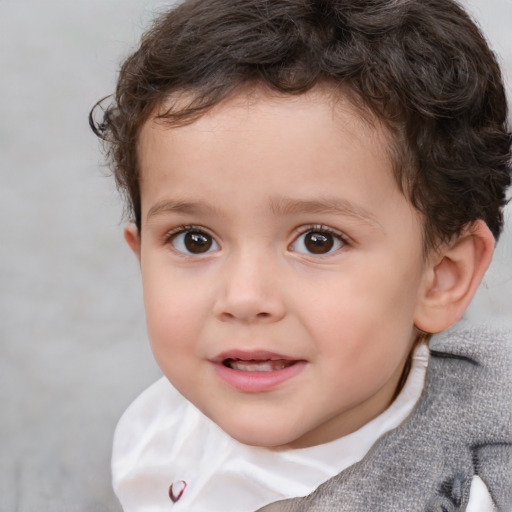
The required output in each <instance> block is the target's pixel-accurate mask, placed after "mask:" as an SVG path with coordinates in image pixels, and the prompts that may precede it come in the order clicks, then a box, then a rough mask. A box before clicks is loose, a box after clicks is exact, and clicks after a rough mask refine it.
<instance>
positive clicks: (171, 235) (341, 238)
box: [163, 224, 351, 256]
mask: <svg viewBox="0 0 512 512" xmlns="http://www.w3.org/2000/svg"><path fill="white" fill-rule="evenodd" d="M187 232H192V233H200V234H204V235H206V236H207V237H209V238H211V239H212V241H213V243H214V244H215V245H217V246H218V243H217V241H216V239H215V237H214V236H213V235H211V234H210V233H209V232H208V231H207V230H206V229H204V228H203V227H201V226H197V225H194V224H187V225H182V226H178V227H176V228H174V229H172V230H170V231H168V232H167V233H166V234H165V235H164V237H163V243H164V244H165V245H167V244H172V242H173V241H174V240H175V239H176V238H177V237H178V236H179V235H181V234H184V233H187ZM307 233H320V234H327V235H330V236H332V237H333V238H334V239H335V240H337V241H338V242H340V243H341V244H342V245H341V247H340V248H338V249H336V250H334V251H331V250H329V251H328V252H326V253H318V254H316V256H327V255H329V254H331V253H332V252H337V251H338V250H340V249H341V248H343V247H344V246H347V245H350V243H351V242H350V239H349V238H348V237H347V236H346V235H345V234H343V233H341V232H340V231H337V230H335V229H332V228H330V227H328V226H325V225H323V224H311V225H308V226H301V227H300V228H298V229H296V230H295V236H294V239H293V242H292V243H291V244H290V245H289V247H291V246H292V245H293V244H295V243H296V242H297V241H298V240H299V239H300V237H301V236H303V235H306V234H307ZM175 250H176V251H177V252H179V253H181V254H184V255H194V256H197V255H200V254H202V253H200V252H199V253H196V254H194V253H191V252H185V251H182V250H180V249H177V248H175ZM292 251H293V252H299V253H303V254H306V252H302V251H294V250H293V249H292ZM208 252H210V251H209V248H208V249H207V250H206V251H205V252H204V254H206V253H208ZM309 254H311V255H313V256H315V254H314V253H313V252H309Z"/></svg>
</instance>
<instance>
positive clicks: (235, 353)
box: [210, 349, 299, 363]
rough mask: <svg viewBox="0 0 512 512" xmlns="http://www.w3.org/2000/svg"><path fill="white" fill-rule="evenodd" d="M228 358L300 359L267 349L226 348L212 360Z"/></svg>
mask: <svg viewBox="0 0 512 512" xmlns="http://www.w3.org/2000/svg"><path fill="white" fill-rule="evenodd" d="M226 359H239V360H241V361H280V360H283V361H298V360H299V359H297V358H296V357H290V356H285V355H283V354H278V353H276V352H269V351H267V350H239V349H234V350H226V351H225V352H222V353H220V354H218V355H216V356H215V357H213V358H211V359H210V361H211V362H213V363H222V362H223V361H225V360H226Z"/></svg>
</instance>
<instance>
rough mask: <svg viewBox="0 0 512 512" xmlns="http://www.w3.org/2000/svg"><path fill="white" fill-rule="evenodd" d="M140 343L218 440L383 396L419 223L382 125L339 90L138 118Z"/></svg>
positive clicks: (408, 294) (301, 432)
mask: <svg viewBox="0 0 512 512" xmlns="http://www.w3.org/2000/svg"><path fill="white" fill-rule="evenodd" d="M139 156H140V167H141V174H142V180H141V194H142V195H141V199H142V228H141V236H140V239H139V237H138V234H137V232H136V230H135V229H134V228H133V227H132V228H129V229H128V230H127V235H126V236H127V239H128V242H129V243H130V245H131V246H132V247H133V248H134V249H135V250H136V252H138V254H139V255H140V261H141V268H142V277H143V284H144V299H145V306H146V313H147V323H148V330H149V337H150V340H151V344H152V348H153V351H154V353H155V356H156V359H157V361H158V363H159V365H160V367H161V368H162V370H163V372H164V373H165V375H166V376H167V377H168V378H169V380H170V381H171V382H172V383H173V384H174V386H175V387H176V388H177V389H178V390H179V391H180V392H181V393H182V394H183V395H184V396H186V397H187V398H188V399H189V400H190V401H191V402H192V403H194V404H195V405H196V406H197V407H198V408H199V409H201V410H202V411H203V412H204V413H205V414H206V415H207V416H209V417H210V418H211V419H212V420H213V421H215V422H216V423H217V424H218V425H219V426H220V427H221V428H223V429H224V430H225V431H226V432H227V433H228V434H230V435H231V436H232V437H234V438H235V439H238V440H239V441H241V442H244V443H247V444H255V445H262V446H283V445H292V446H307V445H313V444H319V443H324V442H327V441H330V440H332V439H335V438H337V437H340V436H342V435H346V434H348V433H350V432H352V431H354V430H356V429H357V428H359V427H360V426H362V425H363V424H365V423H367V422H368V421H369V420H370V419H372V418H373V417H375V416H376V415H378V414H379V413H380V412H382V411H383V410H384V409H385V408H386V407H387V406H388V405H389V403H390V401H391V400H392V397H393V395H394V393H395V390H396V387H397V385H398V382H399V379H400V377H401V374H402V371H403V368H404V364H405V361H406V359H407V356H408V354H409V352H410V350H411V346H412V343H413V340H414V337H415V334H414V333H415V329H414V322H415V320H416V316H417V315H418V314H420V313H419V312H420V303H421V291H422V283H423V279H424V275H425V272H426V270H425V269H426V264H425V263H424V259H423V254H422V221H421V218H420V216H419V214H418V213H417V212H416V211H415V210H414V209H413V207H412V206H411V205H410V204H409V202H408V201H407V199H406V198H405V197H404V196H403V195H402V193H401V192H400V191H399V189H398V187H397V185H396V183H395V179H394V177H393V169H392V162H391V160H390V156H389V151H388V147H387V141H386V134H385V132H384V131H383V130H382V129H381V128H379V127H376V128H371V127H370V126H369V125H368V124H365V122H364V121H362V120H361V117H360V116H359V115H358V114H357V112H356V111H355V110H354V108H353V107H351V106H350V104H349V103H348V102H347V101H344V100H343V99H341V100H339V101H337V102H336V101H334V100H332V98H331V97H330V96H329V95H328V94H327V93H325V92H322V91H321V90H318V89H317V90H315V91H313V92H310V93H308V94H306V95H303V96H297V97H280V96H270V95H267V94H266V93H264V92H261V91H260V92H258V91H255V92H254V93H253V94H252V95H244V94H241V95H239V96H237V97H234V98H231V99H229V100H228V101H225V102H224V103H221V104H220V105H218V106H216V107H215V108H214V109H213V110H212V111H211V112H209V113H207V114H206V115H204V116H203V117H201V118H200V119H198V120H197V121H195V122H194V123H192V124H190V125H187V126H182V127H176V128H170V127H168V126H165V124H163V123H161V122H159V121H153V120H151V121H149V122H148V123H146V125H145V126H144V128H143V130H142V132H141V135H140V141H139Z"/></svg>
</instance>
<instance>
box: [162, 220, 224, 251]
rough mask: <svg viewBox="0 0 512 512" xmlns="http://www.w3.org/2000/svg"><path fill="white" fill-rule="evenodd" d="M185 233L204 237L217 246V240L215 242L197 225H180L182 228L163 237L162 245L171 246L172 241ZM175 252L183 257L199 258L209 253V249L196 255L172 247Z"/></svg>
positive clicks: (173, 230) (213, 238) (214, 238)
mask: <svg viewBox="0 0 512 512" xmlns="http://www.w3.org/2000/svg"><path fill="white" fill-rule="evenodd" d="M186 233H199V234H203V235H205V236H206V237H208V238H210V239H211V240H212V242H213V243H214V244H215V245H216V246H218V243H217V240H216V237H215V236H213V235H211V234H210V233H209V232H208V231H207V230H206V229H205V228H203V227H202V226H197V225H194V224H186V225H182V226H178V227H176V228H174V229H171V230H170V231H168V232H167V233H166V234H165V235H164V237H163V243H164V245H169V244H171V245H173V241H174V240H176V238H177V237H178V236H179V235H182V234H186ZM174 249H175V251H176V252H178V253H180V254H182V255H184V256H198V255H199V256H200V255H201V254H207V253H209V252H211V251H210V250H209V248H208V249H207V250H206V251H204V252H198V253H195V254H194V253H193V252H188V251H182V250H180V249H178V248H176V247H174Z"/></svg>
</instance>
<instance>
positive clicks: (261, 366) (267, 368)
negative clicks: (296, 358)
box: [229, 360, 292, 372]
mask: <svg viewBox="0 0 512 512" xmlns="http://www.w3.org/2000/svg"><path fill="white" fill-rule="evenodd" d="M291 364H292V363H291V362H286V361H259V362H257V361H254V360H251V361H240V360H236V361H235V360H231V361H230V363H229V366H230V367H231V368H232V369H233V370H240V371H245V372H271V371H274V370H282V369H283V368H286V367H287V366H290V365H291Z"/></svg>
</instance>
